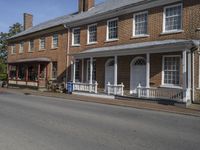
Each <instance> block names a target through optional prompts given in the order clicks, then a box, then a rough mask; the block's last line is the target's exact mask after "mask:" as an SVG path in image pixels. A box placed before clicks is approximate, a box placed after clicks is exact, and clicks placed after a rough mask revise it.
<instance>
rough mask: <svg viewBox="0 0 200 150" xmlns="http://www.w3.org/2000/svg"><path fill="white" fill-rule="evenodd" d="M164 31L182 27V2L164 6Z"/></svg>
mask: <svg viewBox="0 0 200 150" xmlns="http://www.w3.org/2000/svg"><path fill="white" fill-rule="evenodd" d="M163 24H164V32H169V31H177V30H181V29H182V4H178V5H173V6H170V7H165V8H164V23H163Z"/></svg>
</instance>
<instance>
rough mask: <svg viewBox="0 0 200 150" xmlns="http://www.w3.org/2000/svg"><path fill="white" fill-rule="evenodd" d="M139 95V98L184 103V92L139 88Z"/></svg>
mask: <svg viewBox="0 0 200 150" xmlns="http://www.w3.org/2000/svg"><path fill="white" fill-rule="evenodd" d="M137 94H138V97H139V98H158V99H169V100H175V101H183V97H184V90H183V89H169V88H146V87H141V86H138V87H137Z"/></svg>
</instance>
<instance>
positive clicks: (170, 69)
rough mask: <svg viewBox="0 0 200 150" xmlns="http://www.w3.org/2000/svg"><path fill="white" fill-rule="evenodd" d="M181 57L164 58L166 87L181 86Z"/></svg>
mask: <svg viewBox="0 0 200 150" xmlns="http://www.w3.org/2000/svg"><path fill="white" fill-rule="evenodd" d="M180 59H181V58H180V56H164V57H163V77H164V79H163V80H164V81H163V82H164V83H163V84H164V85H176V86H178V85H179V84H180V66H181V65H180Z"/></svg>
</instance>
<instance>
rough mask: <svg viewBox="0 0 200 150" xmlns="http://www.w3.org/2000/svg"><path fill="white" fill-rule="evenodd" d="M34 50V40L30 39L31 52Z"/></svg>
mask: <svg viewBox="0 0 200 150" xmlns="http://www.w3.org/2000/svg"><path fill="white" fill-rule="evenodd" d="M32 51H34V40H30V42H29V52H32Z"/></svg>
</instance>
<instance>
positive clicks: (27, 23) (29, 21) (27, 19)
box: [24, 13, 33, 30]
mask: <svg viewBox="0 0 200 150" xmlns="http://www.w3.org/2000/svg"><path fill="white" fill-rule="evenodd" d="M32 26H33V15H32V14H28V13H24V30H27V29H29V28H31V27H32Z"/></svg>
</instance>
